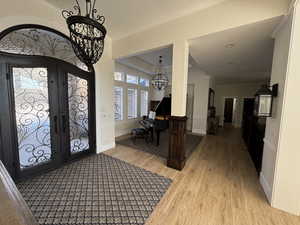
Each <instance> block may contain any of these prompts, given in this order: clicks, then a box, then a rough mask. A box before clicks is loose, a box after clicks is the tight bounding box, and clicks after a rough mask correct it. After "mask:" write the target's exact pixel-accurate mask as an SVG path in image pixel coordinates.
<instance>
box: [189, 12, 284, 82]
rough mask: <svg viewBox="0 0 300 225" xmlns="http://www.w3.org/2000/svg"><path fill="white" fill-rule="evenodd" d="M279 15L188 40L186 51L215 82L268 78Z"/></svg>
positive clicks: (251, 80) (255, 80)
mask: <svg viewBox="0 0 300 225" xmlns="http://www.w3.org/2000/svg"><path fill="white" fill-rule="evenodd" d="M280 19H281V18H280V17H278V18H274V19H271V20H266V21H263V22H260V23H255V24H251V25H247V26H241V27H239V28H234V29H230V30H226V31H223V32H218V33H215V34H211V35H207V36H204V37H201V38H197V39H195V40H192V41H190V54H191V56H192V57H193V58H194V60H195V61H196V62H197V64H198V65H199V67H200V68H202V69H203V70H205V71H206V72H207V73H208V74H210V75H212V76H214V77H215V78H216V81H217V83H232V82H236V83H237V82H240V83H241V82H245V83H246V82H257V81H265V80H267V79H268V78H269V77H270V74H271V69H272V58H273V49H274V40H273V39H272V38H271V35H272V32H273V31H274V29H275V27H276V26H277V25H278V24H279V22H280Z"/></svg>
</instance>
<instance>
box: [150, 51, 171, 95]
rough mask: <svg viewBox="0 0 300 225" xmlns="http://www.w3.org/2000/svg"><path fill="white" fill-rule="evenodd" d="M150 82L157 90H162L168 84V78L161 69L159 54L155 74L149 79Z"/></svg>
mask: <svg viewBox="0 0 300 225" xmlns="http://www.w3.org/2000/svg"><path fill="white" fill-rule="evenodd" d="M151 84H152V86H153V87H154V88H155V89H157V90H159V91H161V90H164V89H165V88H166V87H167V86H168V84H169V79H168V77H167V76H166V75H165V74H164V71H163V65H162V56H159V63H158V65H157V68H156V72H155V75H154V77H153V79H152V80H151Z"/></svg>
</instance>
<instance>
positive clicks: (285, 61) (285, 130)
mask: <svg viewBox="0 0 300 225" xmlns="http://www.w3.org/2000/svg"><path fill="white" fill-rule="evenodd" d="M275 39H276V41H275V54H274V59H273V71H272V83H279V87H280V95H279V98H278V99H276V101H277V106H276V112H277V114H276V115H275V117H274V118H270V119H268V123H267V130H266V136H265V148H264V157H263V170H262V173H261V183H262V186H263V187H264V190H265V192H266V194H267V196H268V197H269V200H270V202H271V205H272V206H273V207H275V208H278V209H281V210H284V211H287V212H290V213H293V214H296V215H300V179H299V178H298V173H299V171H300V163H299V159H300V151H299V129H300V117H299V115H300V107H299V85H300V77H299V73H300V65H299V57H300V5H299V4H298V2H297V3H296V7H295V9H294V11H293V13H291V16H290V17H288V18H287V19H286V20H285V22H284V23H283V24H282V25H281V27H280V28H279V29H278V31H277V33H276V35H275Z"/></svg>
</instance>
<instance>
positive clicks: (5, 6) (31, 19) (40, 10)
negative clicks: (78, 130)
mask: <svg viewBox="0 0 300 225" xmlns="http://www.w3.org/2000/svg"><path fill="white" fill-rule="evenodd" d="M25 23H26V24H39V25H44V26H48V27H51V28H54V29H56V30H58V31H61V32H63V33H65V34H67V35H68V31H67V25H66V23H65V20H64V19H63V18H62V17H61V10H60V9H56V8H54V7H53V6H51V5H49V4H48V3H47V2H46V1H39V0H27V1H20V0H10V1H3V2H1V7H0V31H2V30H4V29H6V28H8V27H11V26H15V25H19V24H25ZM95 71H96V123H97V127H96V132H97V152H101V151H104V150H106V149H108V148H111V147H114V145H115V141H114V129H113V127H114V120H113V117H112V116H113V113H112V112H113V108H112V84H113V80H112V77H113V75H112V74H113V71H114V68H113V60H112V43H111V40H110V38H109V37H107V38H106V44H105V52H104V54H103V57H102V58H101V60H100V62H99V63H98V64H97V65H95Z"/></svg>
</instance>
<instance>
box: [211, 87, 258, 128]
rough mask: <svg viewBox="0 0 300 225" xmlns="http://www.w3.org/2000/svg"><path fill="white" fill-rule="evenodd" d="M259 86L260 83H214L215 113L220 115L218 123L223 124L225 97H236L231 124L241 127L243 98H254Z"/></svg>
mask: <svg viewBox="0 0 300 225" xmlns="http://www.w3.org/2000/svg"><path fill="white" fill-rule="evenodd" d="M260 86H261V83H254V84H223V85H216V88H215V92H216V97H215V105H216V114H217V116H220V125H223V121H224V101H225V97H229V98H236V99H237V102H236V110H235V117H234V118H233V119H234V121H233V123H234V124H233V125H234V126H235V127H241V126H242V119H243V108H244V98H254V95H255V93H256V91H257V90H258V89H259V88H260Z"/></svg>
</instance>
